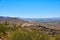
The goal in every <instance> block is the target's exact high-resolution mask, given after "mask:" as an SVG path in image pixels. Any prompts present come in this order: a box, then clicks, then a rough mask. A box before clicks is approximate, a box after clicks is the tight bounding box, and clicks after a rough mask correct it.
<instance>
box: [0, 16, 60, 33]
mask: <svg viewBox="0 0 60 40" xmlns="http://www.w3.org/2000/svg"><path fill="white" fill-rule="evenodd" d="M4 22H7V23H8V24H17V25H20V26H21V27H27V28H28V29H32V30H44V31H49V32H56V31H57V30H58V31H59V30H60V26H59V24H57V25H56V24H55V25H52V24H47V23H38V22H31V21H30V22H29V21H25V20H22V19H20V18H16V17H15V18H14V17H0V23H4Z"/></svg>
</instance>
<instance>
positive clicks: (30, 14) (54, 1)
mask: <svg viewBox="0 0 60 40" xmlns="http://www.w3.org/2000/svg"><path fill="white" fill-rule="evenodd" d="M0 16H9V17H22V18H51V17H60V0H0Z"/></svg>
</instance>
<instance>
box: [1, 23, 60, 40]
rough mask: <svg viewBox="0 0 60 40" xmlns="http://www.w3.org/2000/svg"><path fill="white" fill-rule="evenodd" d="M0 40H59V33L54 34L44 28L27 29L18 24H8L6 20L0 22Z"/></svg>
mask: <svg viewBox="0 0 60 40" xmlns="http://www.w3.org/2000/svg"><path fill="white" fill-rule="evenodd" d="M0 39H1V40H60V34H55V35H54V36H53V35H51V34H48V33H46V32H45V31H44V30H30V29H29V30H28V29H27V28H25V27H24V28H22V27H21V26H20V25H16V24H15V25H13V26H10V25H9V24H8V23H7V22H5V23H3V24H0Z"/></svg>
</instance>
